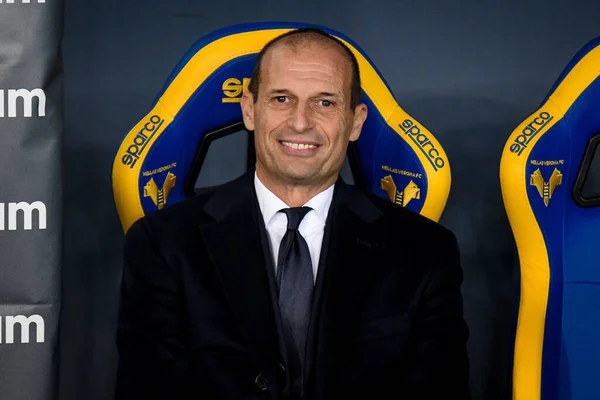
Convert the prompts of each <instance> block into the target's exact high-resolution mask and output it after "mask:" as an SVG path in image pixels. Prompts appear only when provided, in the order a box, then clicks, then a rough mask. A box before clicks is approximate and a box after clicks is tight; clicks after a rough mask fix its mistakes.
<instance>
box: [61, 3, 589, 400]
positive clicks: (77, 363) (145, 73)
mask: <svg viewBox="0 0 600 400" xmlns="http://www.w3.org/2000/svg"><path fill="white" fill-rule="evenodd" d="M599 17H600V2H599V1H595V0H594V1H592V0H578V1H575V0H573V1H570V2H566V1H535V0H521V1H519V0H507V1H503V2H498V1H491V0H480V1H471V2H469V1H420V2H413V1H409V0H396V1H383V0H369V1H368V2H367V1H362V0H345V1H339V2H322V1H319V0H302V1H300V0H297V1H292V0H279V1H270V0H254V1H243V0H223V1H215V2H213V1H197V0H196V1H192V0H169V1H157V0H128V1H119V0H86V1H66V3H65V11H64V36H63V42H62V52H63V62H64V102H65V104H64V118H65V120H64V124H65V125H64V139H63V143H64V157H65V158H64V162H65V169H64V174H65V176H64V181H65V184H66V186H65V188H64V191H63V196H64V204H65V206H64V211H63V217H64V218H63V221H64V235H63V238H64V244H65V245H64V259H63V263H62V269H63V281H62V286H63V287H62V296H63V297H62V314H61V328H60V335H61V336H60V371H59V372H60V374H59V375H60V378H59V379H60V385H59V398H60V399H61V400H80V399H86V400H108V399H111V398H112V393H113V387H114V373H115V367H116V362H117V353H116V348H115V329H116V316H117V301H118V297H117V296H118V286H119V283H120V274H121V249H122V242H123V231H122V229H121V225H120V223H119V220H118V216H117V213H116V209H115V207H114V202H113V197H112V188H111V168H112V162H113V157H114V155H115V152H116V150H117V148H118V146H119V144H120V143H121V140H122V139H123V138H124V135H125V134H126V133H127V132H128V131H129V129H130V128H131V127H132V125H134V124H135V123H136V122H137V121H138V120H139V119H140V118H141V117H142V116H143V115H144V114H145V113H146V112H147V111H148V110H149V109H150V106H151V103H152V101H153V100H154V97H155V96H156V94H157V93H158V91H159V90H160V88H161V86H162V85H163V83H164V82H165V80H166V78H167V76H168V75H169V73H170V72H171V70H172V68H174V67H175V65H176V64H177V62H178V61H179V59H180V58H181V57H182V56H183V54H184V53H185V52H186V51H187V49H188V48H189V47H190V46H191V45H192V44H193V43H194V42H195V41H196V40H197V39H199V38H200V37H201V36H203V35H205V34H207V33H210V32H212V31H214V30H216V29H219V28H222V27H224V26H227V25H232V24H238V23H244V22H258V21H294V22H310V23H316V24H321V25H325V26H327V27H329V28H331V29H334V30H337V31H339V32H342V33H344V34H345V35H347V36H349V37H350V38H352V39H353V40H354V41H355V42H356V43H357V44H358V45H359V46H360V47H361V48H362V49H363V50H365V52H366V53H367V54H368V55H369V56H370V58H371V60H372V61H373V62H374V63H375V65H376V66H377V67H378V69H379V70H380V71H381V73H382V74H383V76H384V77H385V79H386V80H387V82H388V83H389V85H390V87H391V89H392V91H393V92H394V95H395V96H396V98H397V100H398V102H399V104H400V105H401V106H402V108H403V109H404V110H405V111H407V112H408V113H409V114H410V115H412V116H414V118H415V119H416V120H417V121H419V122H420V123H422V124H423V125H424V126H426V127H427V128H428V129H429V130H430V131H431V132H432V133H433V134H434V135H435V136H436V138H437V139H438V140H439V141H440V142H441V144H442V146H443V147H444V149H445V150H446V152H447V154H448V157H449V159H450V163H451V168H452V189H451V192H450V197H449V199H448V203H447V206H446V209H445V211H444V214H443V216H442V218H441V221H440V222H441V223H442V224H444V225H445V226H447V227H448V228H450V229H452V230H453V231H454V232H455V233H456V235H457V237H458V240H459V244H460V247H461V256H462V262H463V268H464V274H465V281H464V286H463V293H464V299H465V317H466V319H467V322H468V324H469V327H470V330H471V338H470V340H469V356H470V360H471V369H472V370H471V387H472V392H473V398H474V399H476V400H479V399H481V400H483V399H485V400H493V399H509V398H510V362H511V357H512V344H513V343H512V340H513V339H512V338H513V335H514V321H515V316H516V304H517V303H516V302H517V296H518V288H519V286H518V285H519V282H518V278H519V275H518V259H517V254H516V249H515V247H514V241H513V237H512V233H511V231H510V227H509V225H508V220H507V218H506V216H505V214H504V209H503V203H502V198H501V193H500V186H499V171H498V167H499V162H500V156H501V153H502V149H503V147H504V144H505V141H506V139H507V138H508V136H509V135H510V133H511V132H512V131H513V129H514V128H515V127H516V126H517V125H518V124H519V123H520V122H521V121H522V120H523V119H524V118H525V117H527V116H528V115H529V114H530V113H531V112H533V111H534V110H535V109H536V108H537V107H538V105H539V104H540V102H541V101H542V99H543V98H544V96H545V95H546V94H547V93H548V92H549V90H550V89H551V87H552V85H553V84H554V81H555V80H556V79H557V77H558V75H559V74H560V72H561V71H562V70H563V68H564V67H565V66H566V65H567V63H568V62H569V60H570V59H571V57H572V56H573V55H574V54H575V53H576V52H577V51H578V50H579V49H580V48H581V47H582V46H583V45H584V44H585V43H586V42H588V41H589V40H591V39H593V38H595V37H597V36H599V35H600V25H599V23H598V21H599Z"/></svg>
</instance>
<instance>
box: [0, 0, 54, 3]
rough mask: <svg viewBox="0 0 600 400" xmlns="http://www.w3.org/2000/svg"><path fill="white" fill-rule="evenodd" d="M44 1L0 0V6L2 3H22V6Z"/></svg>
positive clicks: (43, 0) (44, 0) (43, 1)
mask: <svg viewBox="0 0 600 400" xmlns="http://www.w3.org/2000/svg"><path fill="white" fill-rule="evenodd" d="M45 2H46V0H33V1H31V0H0V4H2V3H6V4H13V3H23V4H28V3H45Z"/></svg>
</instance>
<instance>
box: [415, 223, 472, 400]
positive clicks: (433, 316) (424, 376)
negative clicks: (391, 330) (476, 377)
mask: <svg viewBox="0 0 600 400" xmlns="http://www.w3.org/2000/svg"><path fill="white" fill-rule="evenodd" d="M444 233H446V234H445V235H444V236H442V237H441V238H440V239H441V241H440V242H439V249H436V250H435V251H433V252H429V253H428V254H429V256H430V257H431V258H433V259H434V260H433V264H430V265H431V270H430V273H429V275H428V277H427V282H426V284H425V289H424V292H423V296H422V298H421V302H420V304H419V305H418V308H417V311H416V314H415V319H414V321H413V326H412V330H411V334H410V335H411V336H410V341H409V343H408V345H407V352H408V354H407V357H408V359H407V363H406V366H407V370H406V371H405V375H404V376H405V385H404V386H405V387H406V388H407V389H408V392H409V393H410V394H411V396H409V397H408V398H411V399H412V398H415V399H417V398H418V399H441V398H444V399H446V398H447V399H461V400H463V399H469V398H470V395H469V388H468V387H469V363H468V357H467V349H466V342H467V338H468V335H469V332H468V328H467V325H466V323H465V321H464V319H463V300H462V293H461V284H462V280H463V273H462V269H461V265H460V255H459V251H458V245H457V242H456V238H455V236H454V234H452V233H449V231H444Z"/></svg>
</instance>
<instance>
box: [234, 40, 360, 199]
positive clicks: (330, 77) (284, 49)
mask: <svg viewBox="0 0 600 400" xmlns="http://www.w3.org/2000/svg"><path fill="white" fill-rule="evenodd" d="M351 76H352V75H351V66H350V62H349V61H348V60H347V59H346V58H345V57H344V55H343V53H342V50H341V49H338V48H336V47H334V46H332V45H327V44H325V45H323V44H315V43H313V44H311V45H310V46H304V47H301V48H298V49H296V50H294V49H292V48H290V47H289V46H287V45H285V44H278V45H276V46H275V47H274V48H272V49H270V50H269V51H268V52H267V54H265V57H264V59H263V63H262V70H261V82H260V89H259V94H258V99H257V101H256V103H254V102H253V98H252V94H251V93H250V92H246V93H245V94H244V96H243V98H242V111H243V114H244V123H245V125H246V128H247V129H248V130H251V131H252V130H253V131H254V136H255V139H254V140H255V147H256V168H257V173H258V174H259V177H260V178H261V180H263V181H264V180H266V181H267V182H271V183H276V184H300V185H310V186H314V187H320V186H322V185H328V184H331V183H333V182H334V181H335V179H336V178H337V175H338V172H339V170H340V169H341V167H342V164H343V162H344V158H345V156H346V150H347V146H348V142H349V141H354V140H356V139H358V137H359V135H360V131H361V129H362V125H363V122H364V120H365V118H366V115H367V110H366V106H365V105H364V104H361V105H360V106H358V107H357V108H356V110H355V111H353V110H352V109H351V108H350V83H351Z"/></svg>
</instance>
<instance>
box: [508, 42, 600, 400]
mask: <svg viewBox="0 0 600 400" xmlns="http://www.w3.org/2000/svg"><path fill="white" fill-rule="evenodd" d="M598 143H600V37H599V38H596V39H595V40H592V41H590V42H589V43H588V44H587V45H586V46H584V47H583V48H582V49H581V50H580V51H579V52H578V53H577V54H576V55H575V56H574V58H573V59H572V60H571V62H570V63H569V65H568V66H567V67H566V68H565V70H564V71H563V73H562V74H561V75H560V77H559V78H558V80H557V82H556V83H555V85H554V87H553V88H552V89H551V91H550V93H549V94H548V95H547V96H546V98H545V99H544V100H543V101H542V104H541V106H540V107H539V108H538V109H537V110H536V111H535V112H534V113H532V114H531V115H530V116H529V117H527V118H526V119H525V120H524V121H523V122H522V123H521V124H520V125H519V126H518V127H517V128H516V129H515V130H514V131H513V132H512V135H510V137H509V139H508V141H507V143H506V146H505V148H504V152H503V154H502V159H501V166H500V182H501V187H502V196H503V199H504V205H505V209H506V212H507V215H508V218H509V222H510V225H511V228H512V231H513V234H514V237H515V241H516V245H517V248H518V254H519V263H520V276H521V280H520V281H521V282H520V298H519V310H518V320H517V329H516V338H515V345H514V361H513V371H512V372H513V373H512V375H513V399H516V400H553V399H561V400H562V399H565V400H566V399H569V400H578V399H586V400H587V399H600V344H599V340H600V187H598V186H600V185H598V183H600V182H599V181H598V180H595V181H594V176H593V175H594V174H595V179H598V175H600V155H599V154H598V151H597V150H598V147H597V146H598ZM594 153H596V156H595V157H594ZM594 184H595V185H597V186H596V188H594V187H593V185H594Z"/></svg>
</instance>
